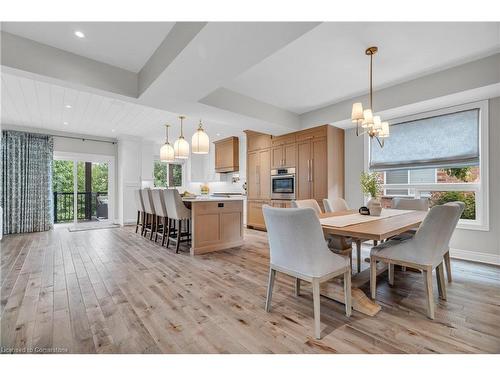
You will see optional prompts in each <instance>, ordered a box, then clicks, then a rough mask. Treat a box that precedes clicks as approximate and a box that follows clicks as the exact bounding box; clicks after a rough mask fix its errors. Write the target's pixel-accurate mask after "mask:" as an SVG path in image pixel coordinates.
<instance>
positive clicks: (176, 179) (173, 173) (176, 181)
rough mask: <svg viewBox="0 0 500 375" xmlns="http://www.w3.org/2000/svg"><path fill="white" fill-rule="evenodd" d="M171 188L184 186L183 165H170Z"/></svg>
mask: <svg viewBox="0 0 500 375" xmlns="http://www.w3.org/2000/svg"><path fill="white" fill-rule="evenodd" d="M169 167H170V181H169V186H182V165H180V164H170V165H169Z"/></svg>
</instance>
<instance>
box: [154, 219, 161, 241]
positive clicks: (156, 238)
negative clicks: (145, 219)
mask: <svg viewBox="0 0 500 375" xmlns="http://www.w3.org/2000/svg"><path fill="white" fill-rule="evenodd" d="M159 218H160V217H159V216H155V219H156V228H155V229H156V231H155V232H156V234H155V242H158V228H159V226H158V221H159V220H158V219H159Z"/></svg>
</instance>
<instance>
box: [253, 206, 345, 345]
mask: <svg viewBox="0 0 500 375" xmlns="http://www.w3.org/2000/svg"><path fill="white" fill-rule="evenodd" d="M262 211H263V213H264V220H265V222H266V228H267V232H268V238H269V250H270V258H271V259H270V266H269V283H268V286H267V298H266V311H267V312H269V311H270V310H271V299H272V293H273V285H274V280H275V277H276V271H278V272H282V273H285V274H287V275H290V276H292V277H295V294H296V295H297V296H298V295H299V294H300V281H301V280H304V281H307V282H310V283H312V291H313V305H314V335H315V337H316V338H317V339H320V338H321V322H320V294H319V291H320V283H322V282H324V281H327V280H330V279H332V278H334V277H338V276H343V277H344V296H345V311H346V315H347V316H350V315H351V267H350V266H349V260H348V259H347V258H345V257H342V256H340V255H337V254H334V253H332V252H331V251H330V250H329V249H328V247H327V246H326V243H325V240H324V237H323V231H322V229H321V224H320V222H319V219H318V216H317V215H316V213H315V212H314V209H311V208H273V207H270V206H268V205H264V206H263V208H262Z"/></svg>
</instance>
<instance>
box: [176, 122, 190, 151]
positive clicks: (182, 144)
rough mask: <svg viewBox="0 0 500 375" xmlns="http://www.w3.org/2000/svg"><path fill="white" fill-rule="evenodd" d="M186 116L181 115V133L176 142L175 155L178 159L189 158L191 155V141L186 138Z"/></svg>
mask: <svg viewBox="0 0 500 375" xmlns="http://www.w3.org/2000/svg"><path fill="white" fill-rule="evenodd" d="M185 118H186V117H184V116H179V119H180V120H181V135H180V136H179V138H178V139H177V140H176V141H175V143H174V156H175V158H176V159H187V158H188V157H189V143H188V141H186V140H185V139H184V133H183V129H182V122H183V120H184V119H185Z"/></svg>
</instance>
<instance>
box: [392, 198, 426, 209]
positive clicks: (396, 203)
mask: <svg viewBox="0 0 500 375" xmlns="http://www.w3.org/2000/svg"><path fill="white" fill-rule="evenodd" d="M391 208H394V209H396V210H416V211H427V210H428V209H429V199H428V198H417V199H414V198H402V197H394V198H392V201H391Z"/></svg>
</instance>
